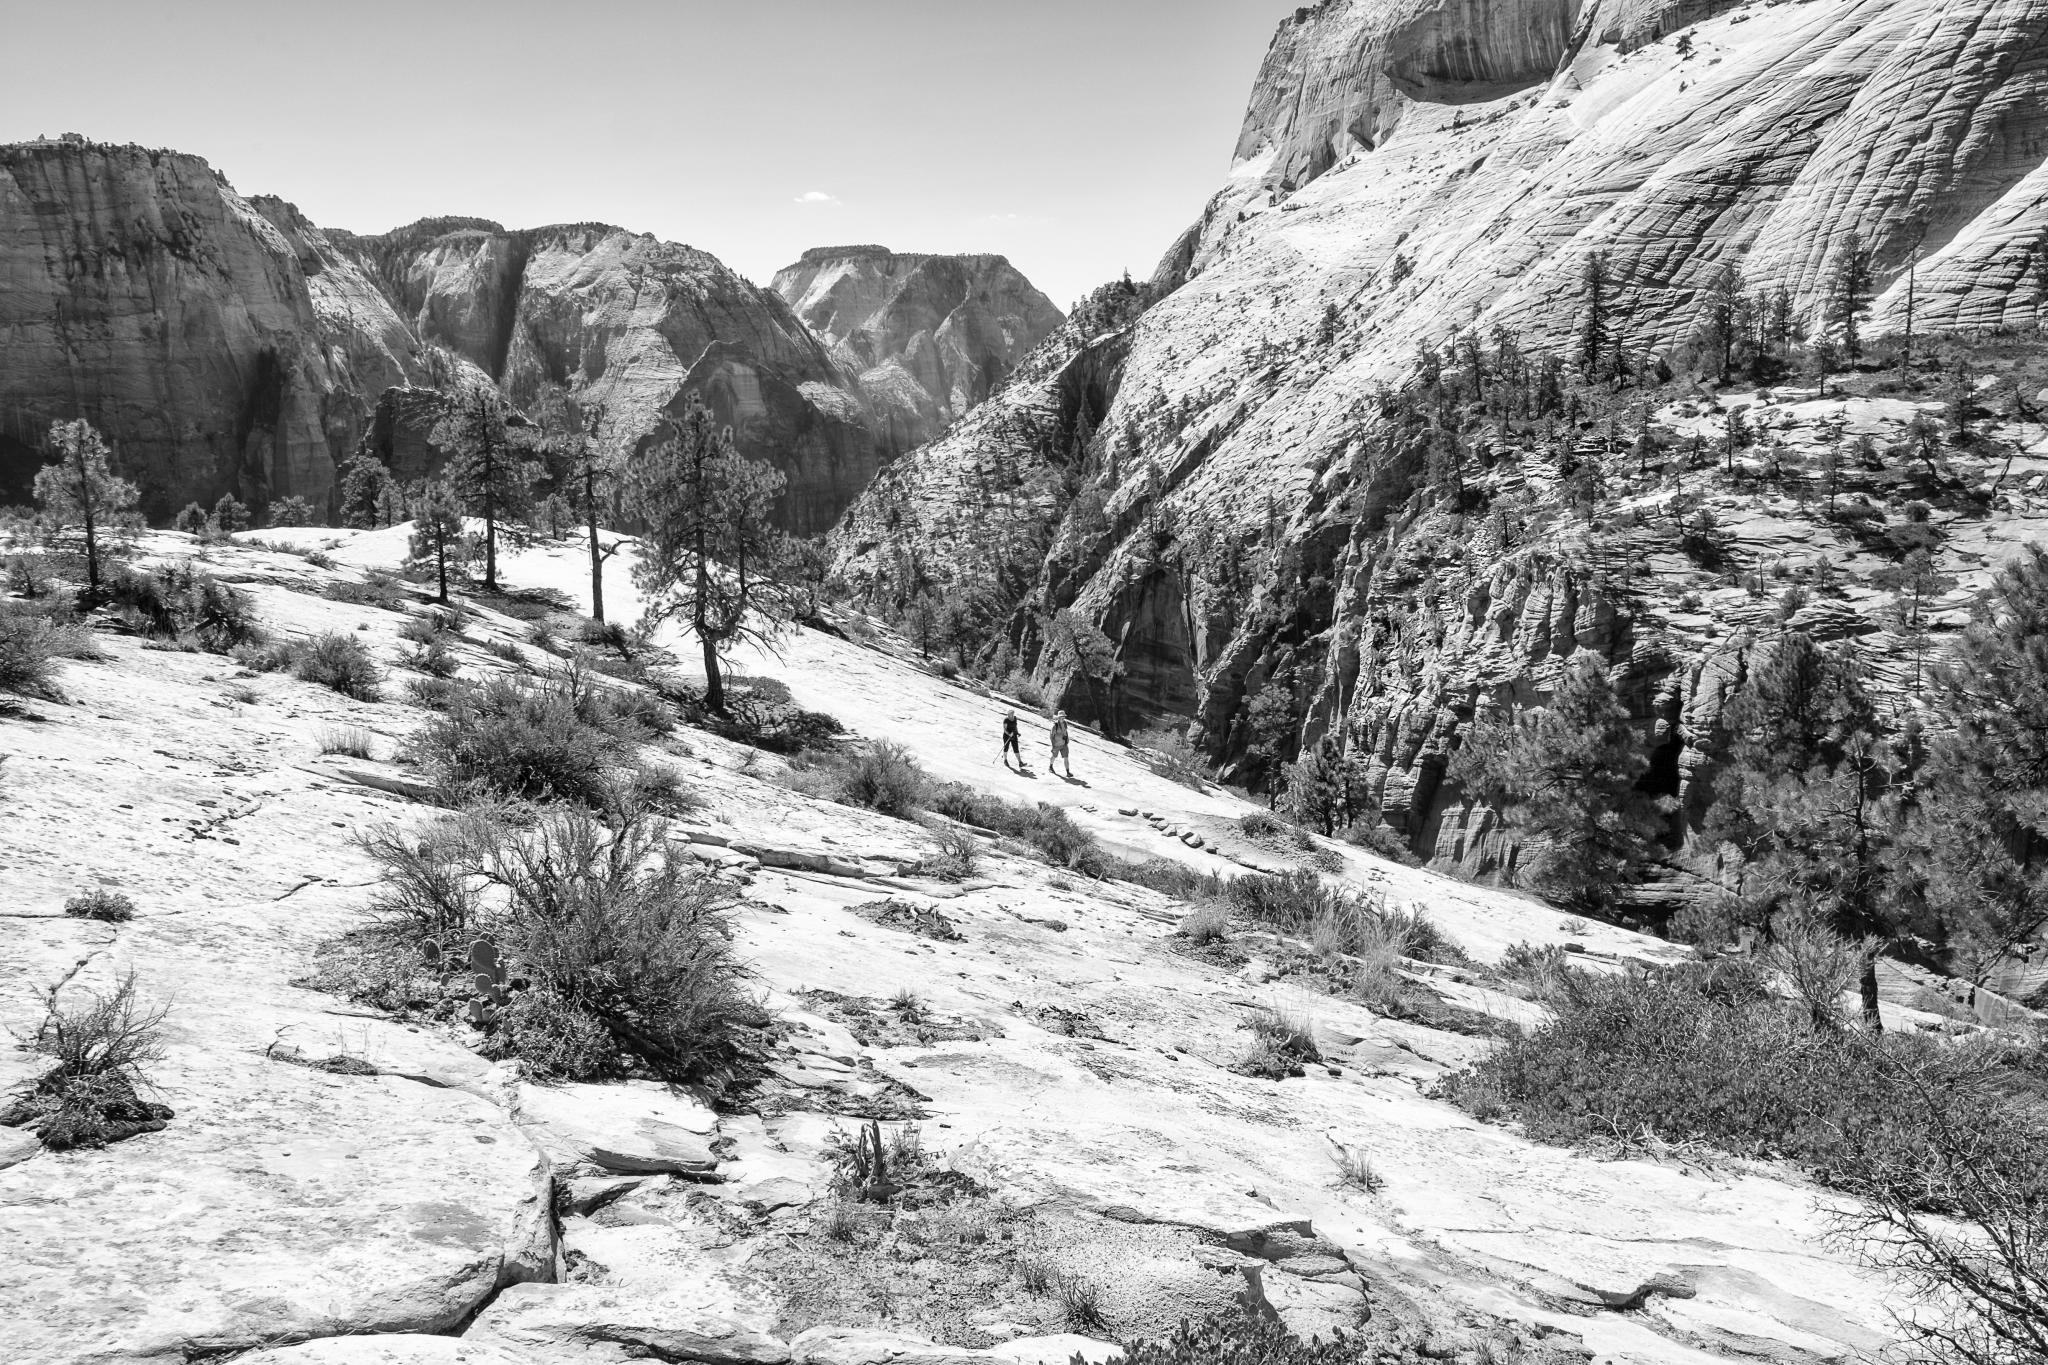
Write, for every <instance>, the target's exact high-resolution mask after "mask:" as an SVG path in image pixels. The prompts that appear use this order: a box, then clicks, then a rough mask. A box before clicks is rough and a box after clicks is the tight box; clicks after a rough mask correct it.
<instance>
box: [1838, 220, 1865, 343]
mask: <svg viewBox="0 0 2048 1365" xmlns="http://www.w3.org/2000/svg"><path fill="white" fill-rule="evenodd" d="M1870 279H1871V276H1870V253H1869V252H1868V251H1866V250H1864V247H1863V238H1862V236H1861V235H1860V234H1859V233H1858V232H1857V231H1856V230H1855V229H1854V228H1851V229H1850V230H1849V235H1848V236H1847V237H1845V238H1843V239H1842V245H1841V248H1840V249H1839V250H1838V251H1837V252H1836V253H1835V266H1834V273H1833V274H1832V276H1831V277H1830V278H1829V280H1828V296H1827V321H1828V325H1829V326H1830V327H1832V328H1833V329H1834V330H1835V331H1836V332H1837V333H1838V334H1839V335H1840V336H1841V338H1842V350H1843V352H1844V353H1845V354H1846V355H1847V356H1848V357H1849V359H1851V360H1861V359H1862V358H1863V334H1862V330H1861V327H1862V320H1863V315H1864V314H1865V313H1866V312H1868V311H1869V310H1870Z"/></svg>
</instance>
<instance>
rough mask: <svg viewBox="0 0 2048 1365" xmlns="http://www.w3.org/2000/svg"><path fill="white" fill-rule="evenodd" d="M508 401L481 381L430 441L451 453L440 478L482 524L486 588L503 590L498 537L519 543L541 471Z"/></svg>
mask: <svg viewBox="0 0 2048 1365" xmlns="http://www.w3.org/2000/svg"><path fill="white" fill-rule="evenodd" d="M509 415H510V414H509V412H508V410H507V408H506V406H505V400H504V399H503V398H501V397H500V396H499V394H498V391H497V390H496V389H492V388H488V387H486V386H484V385H481V384H479V385H477V386H476V387H474V388H472V389H470V390H469V391H468V392H467V393H465V394H463V395H462V396H461V397H459V398H458V399H457V400H456V401H455V406H454V408H453V409H452V410H451V411H450V412H449V413H448V415H447V416H445V417H443V418H442V419H441V420H440V421H438V422H436V423H435V424H434V429H433V431H432V432H430V433H428V437H427V439H428V440H430V441H432V442H433V443H434V444H435V445H437V446H439V447H441V448H442V449H443V450H446V451H447V452H448V464H447V467H446V468H445V469H443V470H442V474H441V477H442V478H443V479H444V480H445V481H446V482H447V484H448V487H449V489H450V491H452V492H453V493H454V495H455V497H456V498H457V499H458V500H459V501H460V502H461V504H462V507H463V510H464V511H465V512H467V513H468V514H469V515H471V516H474V517H481V518H483V523H484V589H485V591H487V592H497V591H499V586H498V539H499V537H500V535H503V536H504V537H505V538H506V539H507V540H509V541H513V542H517V541H518V540H519V539H520V537H519V534H518V530H517V523H516V519H517V518H519V517H521V516H523V515H525V513H526V511H527V509H528V507H530V506H531V505H532V502H533V485H534V481H535V480H536V479H537V478H538V477H539V474H540V470H539V468H538V467H537V466H536V465H535V463H534V461H533V459H532V458H531V454H530V452H531V450H532V448H533V441H532V439H531V437H530V435H529V434H528V433H527V432H526V431H525V430H523V429H522V430H518V431H515V430H514V429H513V428H512V427H511V426H510V425H509V423H508V417H509Z"/></svg>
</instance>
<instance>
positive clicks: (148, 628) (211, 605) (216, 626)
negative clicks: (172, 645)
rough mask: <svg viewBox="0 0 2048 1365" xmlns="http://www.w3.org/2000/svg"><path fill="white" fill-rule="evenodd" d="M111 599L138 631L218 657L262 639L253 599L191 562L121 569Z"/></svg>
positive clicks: (112, 581) (109, 589)
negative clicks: (192, 645) (186, 643)
mask: <svg viewBox="0 0 2048 1365" xmlns="http://www.w3.org/2000/svg"><path fill="white" fill-rule="evenodd" d="M106 594H107V600H108V601H109V602H111V603H112V604H113V605H114V607H115V608H116V609H118V610H119V611H120V612H121V613H122V614H123V615H125V616H126V617H127V618H128V619H129V620H130V621H131V622H133V623H134V624H135V626H136V627H137V628H138V629H140V630H141V631H142V632H143V633H144V634H146V635H150V636H152V637H154V638H157V639H162V640H172V639H189V640H191V641H192V642H194V643H196V644H198V645H199V646H200V647H201V648H203V649H207V650H211V651H212V652H214V653H216V654H226V653H228V652H230V651H232V650H234V649H236V648H238V647H242V646H248V645H254V644H259V643H261V642H262V640H263V628H262V627H261V625H259V624H258V622H257V620H256V613H255V609H254V608H253V607H252V606H251V605H250V604H249V599H248V598H247V597H246V596H245V595H244V594H242V593H241V592H239V591H237V590H236V589H234V588H231V587H229V586H227V585H226V584H225V583H222V582H221V581H220V580H218V579H216V578H215V577H214V576H213V575H211V574H208V573H202V572H200V571H199V570H198V569H197V568H195V567H194V566H193V565H192V564H191V563H190V562H189V561H187V562H186V563H183V564H174V565H165V566H163V567H161V568H157V569H150V570H142V569H122V570H120V571H119V572H118V573H115V574H114V575H112V576H111V577H109V578H108V580H107V584H106Z"/></svg>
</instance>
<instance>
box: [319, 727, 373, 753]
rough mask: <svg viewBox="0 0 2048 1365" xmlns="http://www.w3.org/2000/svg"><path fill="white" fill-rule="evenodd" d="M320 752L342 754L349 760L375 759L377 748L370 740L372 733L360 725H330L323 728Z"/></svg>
mask: <svg viewBox="0 0 2048 1365" xmlns="http://www.w3.org/2000/svg"><path fill="white" fill-rule="evenodd" d="M319 741H320V752H321V753H323V754H342V755H345V756H346V757H349V758H366V759H367V758H375V757H376V756H377V750H376V747H375V746H374V745H373V744H372V742H371V739H370V732H369V731H368V730H365V729H363V728H362V727H361V726H358V725H329V726H324V727H322V729H321V731H320V735H319Z"/></svg>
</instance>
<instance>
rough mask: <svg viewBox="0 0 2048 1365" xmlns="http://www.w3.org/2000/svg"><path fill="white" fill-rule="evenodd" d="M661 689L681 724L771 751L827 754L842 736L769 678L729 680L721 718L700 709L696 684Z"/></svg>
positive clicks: (671, 684)
mask: <svg viewBox="0 0 2048 1365" xmlns="http://www.w3.org/2000/svg"><path fill="white" fill-rule="evenodd" d="M660 690H661V696H662V698H663V699H664V700H665V701H667V702H668V703H669V704H671V705H672V706H674V707H675V708H676V710H677V711H678V712H680V713H681V715H682V718H683V720H684V721H685V722H686V723H688V724H690V725H692V726H695V727H696V728H698V729H700V730H709V731H710V732H711V733H713V734H715V735H718V736H720V737H721V738H724V739H729V740H732V741H733V742H734V743H736V744H745V745H749V746H751V747H753V748H756V749H765V750H767V751H768V752H770V753H776V754H792V755H796V754H824V755H830V754H834V753H836V752H837V751H838V750H839V748H840V745H841V742H842V740H843V739H844V737H845V735H846V727H845V726H843V725H841V724H840V723H839V722H838V721H837V720H836V719H834V718H833V717H831V716H828V715H826V714H825V713H824V712H822V711H806V710H804V709H803V708H802V707H800V706H798V705H796V704H795V703H794V702H793V701H792V700H791V699H790V693H789V688H788V687H786V686H784V685H783V684H782V683H781V682H780V681H778V680H776V679H774V678H732V679H728V680H727V688H726V694H725V714H723V715H720V714H719V713H718V712H715V711H712V710H711V709H709V708H708V707H706V706H705V704H704V691H703V689H702V688H701V687H699V686H697V685H695V684H692V683H675V682H666V683H662V684H660Z"/></svg>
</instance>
